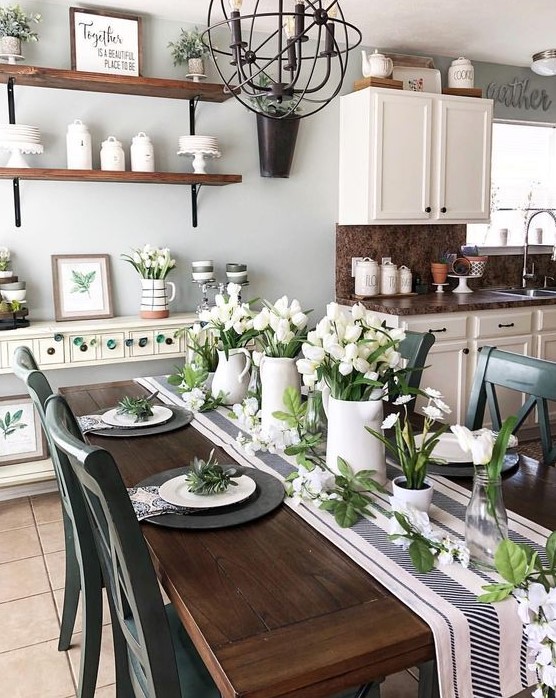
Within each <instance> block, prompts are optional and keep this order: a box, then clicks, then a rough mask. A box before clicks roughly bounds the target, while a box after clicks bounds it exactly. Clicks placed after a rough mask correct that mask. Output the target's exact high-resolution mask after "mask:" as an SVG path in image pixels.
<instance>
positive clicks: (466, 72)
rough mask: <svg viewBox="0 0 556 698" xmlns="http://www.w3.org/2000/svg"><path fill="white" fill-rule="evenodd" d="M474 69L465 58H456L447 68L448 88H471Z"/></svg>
mask: <svg viewBox="0 0 556 698" xmlns="http://www.w3.org/2000/svg"><path fill="white" fill-rule="evenodd" d="M474 84H475V69H474V68H473V66H472V64H471V61H470V60H469V59H467V58H463V57H461V56H460V58H456V60H455V61H452V65H451V66H450V67H449V68H448V87H466V88H468V87H473V85H474Z"/></svg>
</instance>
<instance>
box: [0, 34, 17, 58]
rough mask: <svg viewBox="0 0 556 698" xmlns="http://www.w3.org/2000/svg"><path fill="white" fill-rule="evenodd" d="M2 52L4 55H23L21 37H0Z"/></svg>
mask: <svg viewBox="0 0 556 698" xmlns="http://www.w3.org/2000/svg"><path fill="white" fill-rule="evenodd" d="M0 53H1V54H2V55H4V56H21V39H18V38H16V37H15V36H2V37H0Z"/></svg>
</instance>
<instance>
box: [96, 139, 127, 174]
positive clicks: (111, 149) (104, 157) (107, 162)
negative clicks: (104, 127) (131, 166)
mask: <svg viewBox="0 0 556 698" xmlns="http://www.w3.org/2000/svg"><path fill="white" fill-rule="evenodd" d="M100 169H101V170H107V171H111V172H124V171H125V154H124V149H123V148H122V144H121V143H120V141H119V140H118V139H117V138H114V136H109V137H108V138H107V139H106V140H105V141H103V142H102V147H101V149H100Z"/></svg>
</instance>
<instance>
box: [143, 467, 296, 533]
mask: <svg viewBox="0 0 556 698" xmlns="http://www.w3.org/2000/svg"><path fill="white" fill-rule="evenodd" d="M188 469H189V468H187V467H182V468H173V469H172V470H165V471H164V472H163V473H157V474H156V475H151V477H148V478H145V480H141V482H138V483H137V485H136V487H145V486H146V485H156V486H160V485H162V483H164V482H166V481H167V480H171V479H172V478H174V477H178V476H179V475H184V474H185V472H186V471H187V470H188ZM242 472H244V474H245V475H249V477H252V478H253V480H255V482H256V483H257V489H256V490H255V491H254V492H253V494H252V495H251V496H250V497H249V499H246V500H244V501H243V502H238V503H237V504H230V506H226V507H219V508H217V509H200V510H199V511H198V512H194V513H189V514H159V515H158V516H151V517H149V518H146V519H143V521H148V522H149V523H152V524H156V525H158V526H167V527H169V528H187V529H192V530H195V529H197V530H200V529H207V528H227V527H228V526H239V524H243V523H247V522H248V521H254V520H255V519H258V518H260V517H261V516H265V515H266V514H269V513H270V512H271V511H273V510H274V509H276V508H277V507H278V506H280V504H281V503H282V501H283V500H284V495H285V490H284V485H283V483H282V482H281V481H280V480H278V478H276V477H274V475H269V474H268V473H264V472H262V471H261V470H256V469H255V468H244V469H242Z"/></svg>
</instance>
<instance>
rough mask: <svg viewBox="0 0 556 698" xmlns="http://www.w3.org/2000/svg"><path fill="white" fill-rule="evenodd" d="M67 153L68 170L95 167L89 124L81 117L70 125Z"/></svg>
mask: <svg viewBox="0 0 556 698" xmlns="http://www.w3.org/2000/svg"><path fill="white" fill-rule="evenodd" d="M66 154H67V163H68V170H92V169H93V153H92V146H91V134H90V133H89V129H88V128H87V126H86V125H85V124H84V123H83V122H82V121H80V120H79V119H76V120H75V121H74V122H73V124H69V126H68V130H67V133H66Z"/></svg>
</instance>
